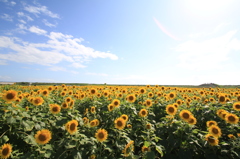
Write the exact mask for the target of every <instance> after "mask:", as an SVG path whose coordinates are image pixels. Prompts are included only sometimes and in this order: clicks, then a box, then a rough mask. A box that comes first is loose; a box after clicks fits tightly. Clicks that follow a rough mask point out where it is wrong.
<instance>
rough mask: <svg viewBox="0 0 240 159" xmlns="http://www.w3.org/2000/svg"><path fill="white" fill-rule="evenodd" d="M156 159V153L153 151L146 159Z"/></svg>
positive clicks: (148, 153) (147, 154)
mask: <svg viewBox="0 0 240 159" xmlns="http://www.w3.org/2000/svg"><path fill="white" fill-rule="evenodd" d="M153 158H155V153H154V152H153V151H151V152H147V153H146V159H153Z"/></svg>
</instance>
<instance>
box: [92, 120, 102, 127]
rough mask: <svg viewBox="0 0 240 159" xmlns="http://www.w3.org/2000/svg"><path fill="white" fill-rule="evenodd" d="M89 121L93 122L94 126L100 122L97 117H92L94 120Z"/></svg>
mask: <svg viewBox="0 0 240 159" xmlns="http://www.w3.org/2000/svg"><path fill="white" fill-rule="evenodd" d="M91 122H93V123H94V126H98V125H99V124H100V122H99V120H98V119H94V120H92V121H91ZM90 125H91V123H90Z"/></svg>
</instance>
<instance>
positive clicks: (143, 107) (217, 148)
mask: <svg viewBox="0 0 240 159" xmlns="http://www.w3.org/2000/svg"><path fill="white" fill-rule="evenodd" d="M0 113H1V117H0V120H1V123H0V158H24V159H26V158H56V159H58V158H59V159H65V158H69V159H71V158H75V159H101V158H106V159H108V158H122V159H138V158H142V159H155V158H156V159H160V158H166V159H169V158H175V159H177V158H181V159H188V158H189V159H191V158H199V159H202V158H209V159H213V158H220V159H221V158H222V159H226V158H240V127H239V116H240V89H239V88H182V87H164V86H158V85H155V86H150V85H146V86H107V85H104V86H96V85H95V86H91V85H89V86H66V85H64V84H63V85H60V86H19V85H12V86H0Z"/></svg>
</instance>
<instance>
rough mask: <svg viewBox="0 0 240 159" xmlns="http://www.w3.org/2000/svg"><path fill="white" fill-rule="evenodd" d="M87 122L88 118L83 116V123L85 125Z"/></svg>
mask: <svg viewBox="0 0 240 159" xmlns="http://www.w3.org/2000/svg"><path fill="white" fill-rule="evenodd" d="M88 122H89V119H88V118H87V117H84V118H83V123H84V125H87V124H88Z"/></svg>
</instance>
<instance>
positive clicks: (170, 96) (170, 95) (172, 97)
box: [168, 92, 176, 99]
mask: <svg viewBox="0 0 240 159" xmlns="http://www.w3.org/2000/svg"><path fill="white" fill-rule="evenodd" d="M168 97H169V98H170V99H174V98H175V97H176V93H175V92H171V93H169V94H168Z"/></svg>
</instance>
